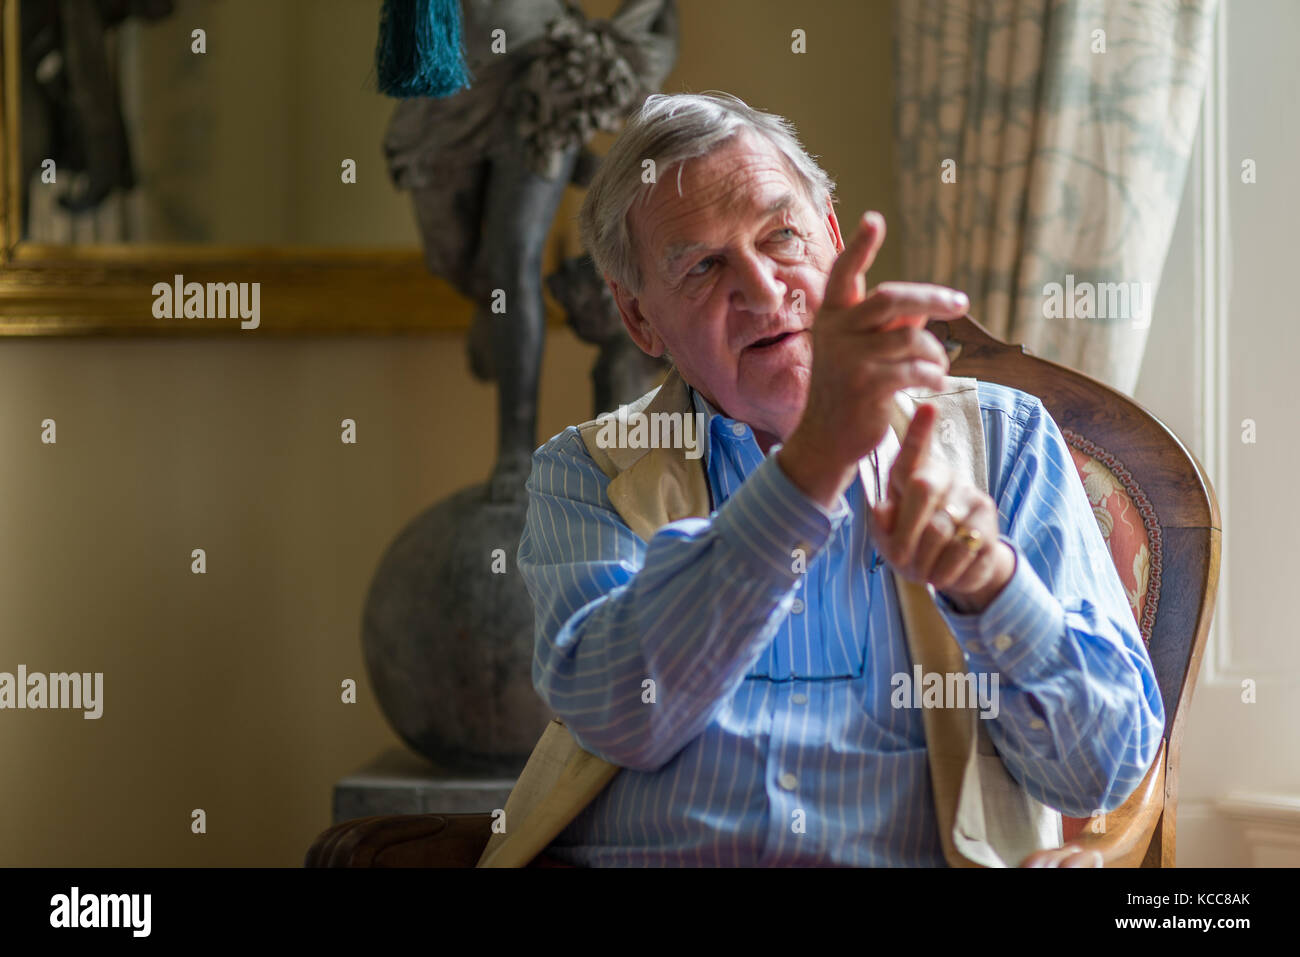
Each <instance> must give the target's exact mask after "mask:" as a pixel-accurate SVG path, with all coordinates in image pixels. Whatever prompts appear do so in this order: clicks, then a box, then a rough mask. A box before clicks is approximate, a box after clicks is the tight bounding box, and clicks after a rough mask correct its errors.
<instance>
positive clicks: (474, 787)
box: [333, 748, 515, 824]
mask: <svg viewBox="0 0 1300 957" xmlns="http://www.w3.org/2000/svg"><path fill="white" fill-rule="evenodd" d="M514 784H515V779H514V778H503V777H500V776H499V775H476V774H473V773H468V772H464V771H448V770H445V769H443V768H439V767H438V766H436V765H434V764H433V763H432V762H430V761H428V760H426V759H425V758H422V757H420V756H419V755H418V754H415V753H414V752H412V751H408V750H406V749H405V748H392V749H390V750H388V751H385V752H384V753H383V754H381V755H379V756H378V757H377V758H375V760H373V761H371V762H370V763H368V764H366V765H365V766H363V767H361V768H359V769H357V770H356V771H355V772H354V773H352V774H350V775H348V776H347V777H345V778H340V779H339V780H338V781H337V782H336V783H335V784H334V821H333V823H335V824H337V823H339V822H340V821H349V820H352V819H353V818H358V817H372V816H375V815H380V814H487V813H490V812H491V811H493V810H494V809H495V808H504V807H505V806H506V798H507V797H509V796H510V789H511V788H512V787H514Z"/></svg>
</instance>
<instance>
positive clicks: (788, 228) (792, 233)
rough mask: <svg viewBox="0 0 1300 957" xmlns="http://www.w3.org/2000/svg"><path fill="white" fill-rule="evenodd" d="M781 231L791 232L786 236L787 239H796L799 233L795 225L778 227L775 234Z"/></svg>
mask: <svg viewBox="0 0 1300 957" xmlns="http://www.w3.org/2000/svg"><path fill="white" fill-rule="evenodd" d="M780 233H789V234H790V235H789V236H787V237H785V238H786V239H795V238H797V237H798V235H799V234H798V232H797V231H796V230H795V228H794V227H793V226H785V227H783V228H781V229H778V230H777V231H776V233H774V234H773V235H777V234H780Z"/></svg>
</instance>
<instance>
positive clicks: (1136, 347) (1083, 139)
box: [893, 0, 1217, 393]
mask: <svg viewBox="0 0 1300 957" xmlns="http://www.w3.org/2000/svg"><path fill="white" fill-rule="evenodd" d="M1216 8H1217V0H1124V2H1117V0H894V8H893V13H894V55H895V82H896V91H897V102H896V104H895V117H894V119H895V127H896V128H895V136H896V141H897V148H898V171H899V184H898V185H899V206H900V209H901V212H902V218H903V222H902V224H901V225H902V234H903V263H904V268H905V272H906V278H908V279H914V280H918V281H927V282H938V283H943V284H945V285H949V286H954V287H956V288H958V289H961V290H963V291H965V292H966V293H967V294H969V296H970V298H971V315H972V316H974V317H975V319H976V320H977V321H979V322H980V323H982V324H983V325H984V326H985V327H987V328H988V329H989V330H990V331H992V332H993V333H995V334H996V335H998V336H999V337H1001V338H1003V339H1006V340H1008V341H1012V342H1020V343H1024V344H1025V345H1027V346H1028V347H1029V348H1030V349H1031V350H1032V351H1033V352H1035V353H1036V354H1037V355H1040V356H1042V357H1044V358H1047V359H1051V360H1053V361H1056V362H1061V363H1064V364H1066V365H1069V366H1072V367H1074V368H1076V369H1079V370H1081V371H1083V372H1086V373H1087V374H1089V375H1092V376H1094V377H1096V378H1099V379H1101V380H1103V381H1105V382H1108V383H1109V384H1111V385H1112V386H1114V387H1116V388H1118V389H1121V390H1123V391H1125V392H1130V393H1131V392H1132V390H1133V388H1134V386H1135V385H1136V383H1137V377H1138V371H1139V369H1140V367H1141V363H1142V352H1143V349H1144V347H1145V345H1146V337H1147V331H1148V328H1149V326H1150V321H1151V303H1152V300H1153V298H1154V296H1155V293H1156V291H1157V289H1158V288H1159V283H1160V273H1161V270H1162V269H1163V267H1164V261H1165V254H1166V252H1167V250H1168V247H1169V240H1170V236H1171V234H1172V232H1173V228H1174V223H1175V220H1176V218H1177V214H1178V203H1179V199H1180V197H1181V195H1182V189H1183V183H1184V179H1185V177H1186V175H1187V168H1188V159H1189V157H1190V155H1191V149H1192V144H1193V140H1194V138H1195V134H1196V127H1197V121H1198V118H1199V113H1200V106H1201V97H1202V95H1203V93H1204V89H1205V83H1206V76H1207V73H1208V64H1209V53H1210V42H1211V36H1212V32H1213V24H1214V17H1215V14H1216Z"/></svg>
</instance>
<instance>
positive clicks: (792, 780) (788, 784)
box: [781, 771, 799, 791]
mask: <svg viewBox="0 0 1300 957" xmlns="http://www.w3.org/2000/svg"><path fill="white" fill-rule="evenodd" d="M798 783H799V779H798V778H797V777H795V776H794V775H793V774H791V773H790V772H789V771H787V772H785V774H783V775H781V787H783V788H785V789H786V790H787V791H793V790H794V789H795V785H797V784H798Z"/></svg>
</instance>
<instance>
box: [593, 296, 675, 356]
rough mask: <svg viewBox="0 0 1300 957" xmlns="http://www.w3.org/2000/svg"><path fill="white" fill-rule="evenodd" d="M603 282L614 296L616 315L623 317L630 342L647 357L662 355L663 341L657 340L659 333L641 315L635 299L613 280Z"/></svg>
mask: <svg viewBox="0 0 1300 957" xmlns="http://www.w3.org/2000/svg"><path fill="white" fill-rule="evenodd" d="M605 281H606V282H607V283H608V284H609V291H610V292H612V293H613V294H614V302H615V303H617V304H618V314H619V315H620V316H622V317H623V325H624V327H626V329H627V334H628V335H629V336H631V337H632V341H633V342H635V343H636V344H637V346H638V347H639V348H640V349H641V351H642V352H644V353H645V354H646V355H648V356H655V357H658V356H661V355H663V354H664V341H663V340H662V339H660V338H659V333H657V332H655V329H654V326H652V325H651V324H650V320H649V319H647V318H646V317H645V316H644V315H642V314H641V307H640V304H639V303H638V302H637V300H636V297H635V296H633V295H632V294H631V293H630V292H629V291H628V290H627V289H626V288H624V287H623V286H620V285H619V284H618V283H616V282H615V281H614V280H612V279H608V278H607V279H606V280H605Z"/></svg>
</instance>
